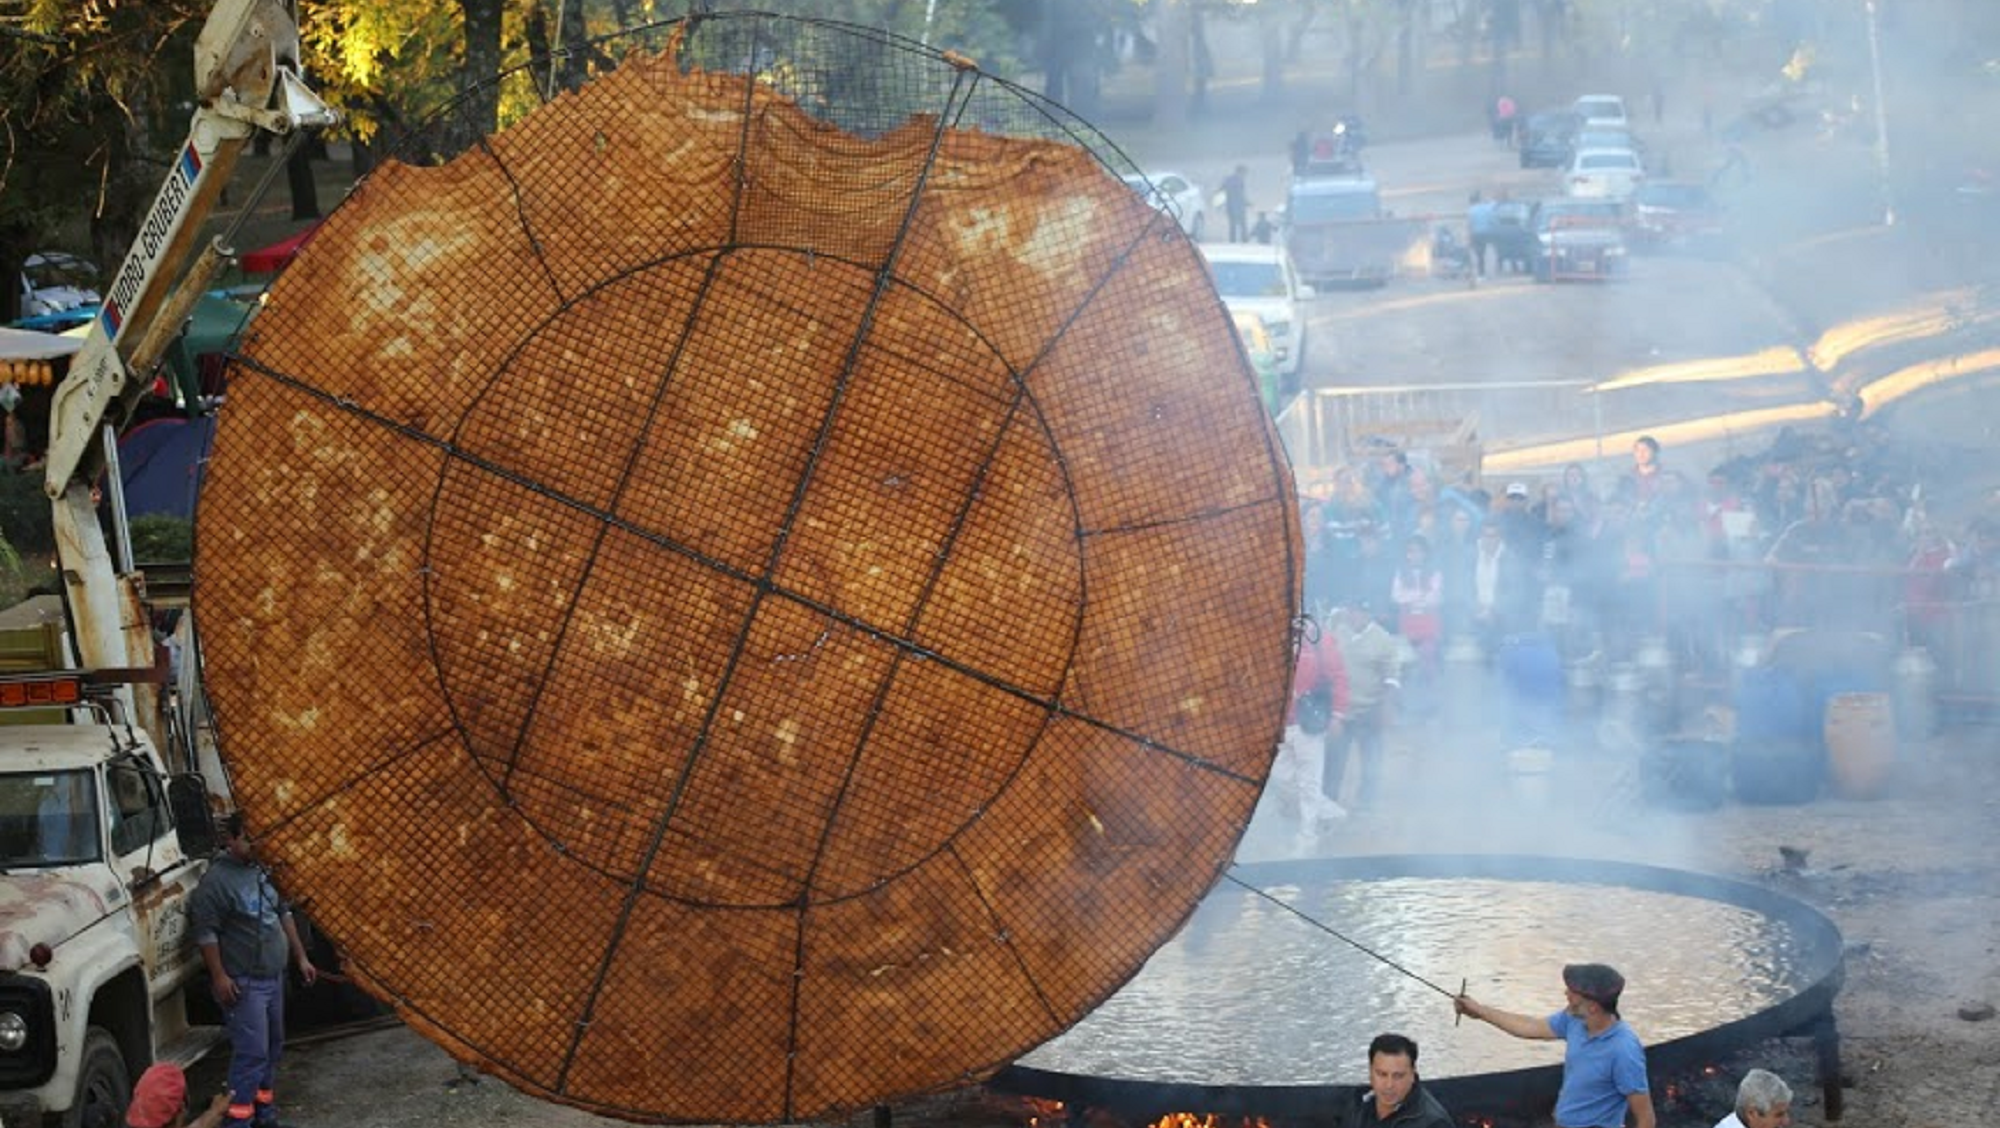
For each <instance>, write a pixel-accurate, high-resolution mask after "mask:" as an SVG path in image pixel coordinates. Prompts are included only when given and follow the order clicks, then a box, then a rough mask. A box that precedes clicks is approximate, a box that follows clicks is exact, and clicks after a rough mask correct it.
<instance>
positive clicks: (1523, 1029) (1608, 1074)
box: [1455, 964, 1655, 1128]
mask: <svg viewBox="0 0 2000 1128" xmlns="http://www.w3.org/2000/svg"><path fill="white" fill-rule="evenodd" d="M1624 991H1625V977H1624V976H1622V975H1619V974H1618V973H1617V972H1616V971H1613V970H1612V969H1611V968H1608V967H1606V966H1604V965H1603V964H1570V965H1569V966H1568V967H1565V968H1563V992H1564V1006H1563V1009H1562V1010H1559V1011H1557V1012H1556V1013H1554V1014H1552V1015H1550V1016H1549V1017H1547V1018H1545V1019H1544V1018H1536V1017H1534V1016H1533V1015H1525V1014H1515V1013H1513V1012H1511V1011H1503V1010H1501V1009H1499V1008H1498V1007H1489V1006H1486V1005H1485V1004H1483V1003H1480V1002H1477V1001H1476V1000H1474V999H1473V998H1472V997H1471V996H1469V995H1460V996H1459V997H1458V998H1457V999H1456V1000H1455V1002H1456V1004H1457V1007H1458V1013H1460V1014H1463V1015H1469V1016H1470V1017H1472V1018H1476V1019H1479V1020H1480V1021H1481V1022H1487V1023H1491V1024H1492V1025H1494V1026H1497V1027H1499V1028H1500V1029H1502V1030H1504V1031H1506V1032H1507V1033H1509V1034H1512V1035H1513V1036H1514V1037H1516V1038H1527V1039H1531V1040H1542V1041H1555V1040H1556V1039H1561V1040H1562V1041H1563V1042H1564V1043H1565V1044H1566V1046H1567V1048H1566V1049H1565V1050H1564V1051H1563V1081H1562V1092H1561V1093H1560V1094H1559V1095H1557V1097H1556V1125H1557V1128H1625V1124H1626V1119H1625V1117H1626V1113H1628V1112H1629V1113H1630V1114H1631V1117H1632V1120H1631V1123H1632V1124H1633V1125H1634V1126H1635V1128H1655V1124H1654V1119H1653V1097H1652V1091H1651V1088H1650V1086H1649V1085H1648V1084H1647V1082H1646V1048H1645V1047H1644V1046H1642V1045H1640V1044H1639V1036H1638V1035H1637V1034H1635V1033H1633V1031H1632V1028H1631V1027H1630V1026H1627V1025H1625V1022H1624V1020H1622V1019H1620V1018H1619V1017H1618V996H1620V995H1621V994H1623V993H1624Z"/></svg>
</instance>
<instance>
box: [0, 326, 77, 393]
mask: <svg viewBox="0 0 2000 1128" xmlns="http://www.w3.org/2000/svg"><path fill="white" fill-rule="evenodd" d="M82 347H83V342H82V341H80V340H77V339H76V338H75V337H64V336H60V335H58V334H55V333H37V332H35V331H33V330H31V329H7V328H4V327H0V381H4V382H10V383H13V384H16V385H19V386H22V387H35V386H40V385H45V384H53V383H55V382H56V377H57V376H58V375H59V372H60V370H61V369H65V368H67V367H68V365H67V363H61V364H59V363H58V362H59V361H60V362H66V361H67V360H68V358H69V357H71V356H73V355H75V353H76V351H77V350H78V349H80V348H82Z"/></svg>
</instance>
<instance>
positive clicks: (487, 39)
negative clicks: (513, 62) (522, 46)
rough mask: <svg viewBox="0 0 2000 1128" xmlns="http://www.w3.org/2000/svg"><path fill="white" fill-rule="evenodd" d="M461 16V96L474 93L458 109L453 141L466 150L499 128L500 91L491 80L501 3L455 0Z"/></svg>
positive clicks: (494, 72)
mask: <svg viewBox="0 0 2000 1128" xmlns="http://www.w3.org/2000/svg"><path fill="white" fill-rule="evenodd" d="M458 5H459V8H460V9H461V10H462V11H464V13H465V69H464V71H463V72H462V73H461V74H460V75H459V83H458V88H459V90H460V91H462V92H468V93H469V92H471V91H473V90H475V89H476V90H477V91H478V93H477V94H476V95H475V96H474V97H473V98H471V99H470V100H469V101H468V102H467V103H466V104H465V105H464V106H463V107H462V109H461V116H460V118H459V122H458V126H459V129H460V130H461V131H462V132H463V134H464V136H462V137H459V138H456V140H457V141H458V142H459V143H460V145H461V146H470V145H471V144H472V143H474V142H476V141H477V140H479V138H481V137H484V136H486V135H487V134H489V133H492V132H494V131H496V130H497V129H499V128H500V88H499V86H498V85H497V84H494V83H492V82H491V79H492V78H493V77H494V76H495V75H497V74H499V73H500V17H501V13H502V10H503V9H504V8H505V7H506V4H505V0H458Z"/></svg>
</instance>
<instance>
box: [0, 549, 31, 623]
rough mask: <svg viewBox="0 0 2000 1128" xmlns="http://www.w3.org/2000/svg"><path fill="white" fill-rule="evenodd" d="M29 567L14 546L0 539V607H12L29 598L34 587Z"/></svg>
mask: <svg viewBox="0 0 2000 1128" xmlns="http://www.w3.org/2000/svg"><path fill="white" fill-rule="evenodd" d="M33 586H34V585H33V582H32V580H31V579H30V578H29V576H28V568H27V565H25V564H23V563H22V561H21V554H20V553H18V552H15V551H14V546H13V545H11V544H8V543H7V542H6V540H4V539H0V607H12V606H14V605H15V604H16V603H19V602H21V601H22V600H24V599H26V598H28V596H29V595H30V594H32V593H31V591H30V589H31V588H32V587H33Z"/></svg>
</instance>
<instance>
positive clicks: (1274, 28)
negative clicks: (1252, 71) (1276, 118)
mask: <svg viewBox="0 0 2000 1128" xmlns="http://www.w3.org/2000/svg"><path fill="white" fill-rule="evenodd" d="M1283 15H1284V13H1283V12H1262V13H1259V14H1258V15H1257V45H1258V46H1259V47H1261V48H1263V56H1264V89H1263V95H1262V97H1263V100H1264V102H1265V104H1266V105H1275V104H1276V103H1278V102H1282V101H1284V98H1285V23H1284V19H1283Z"/></svg>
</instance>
